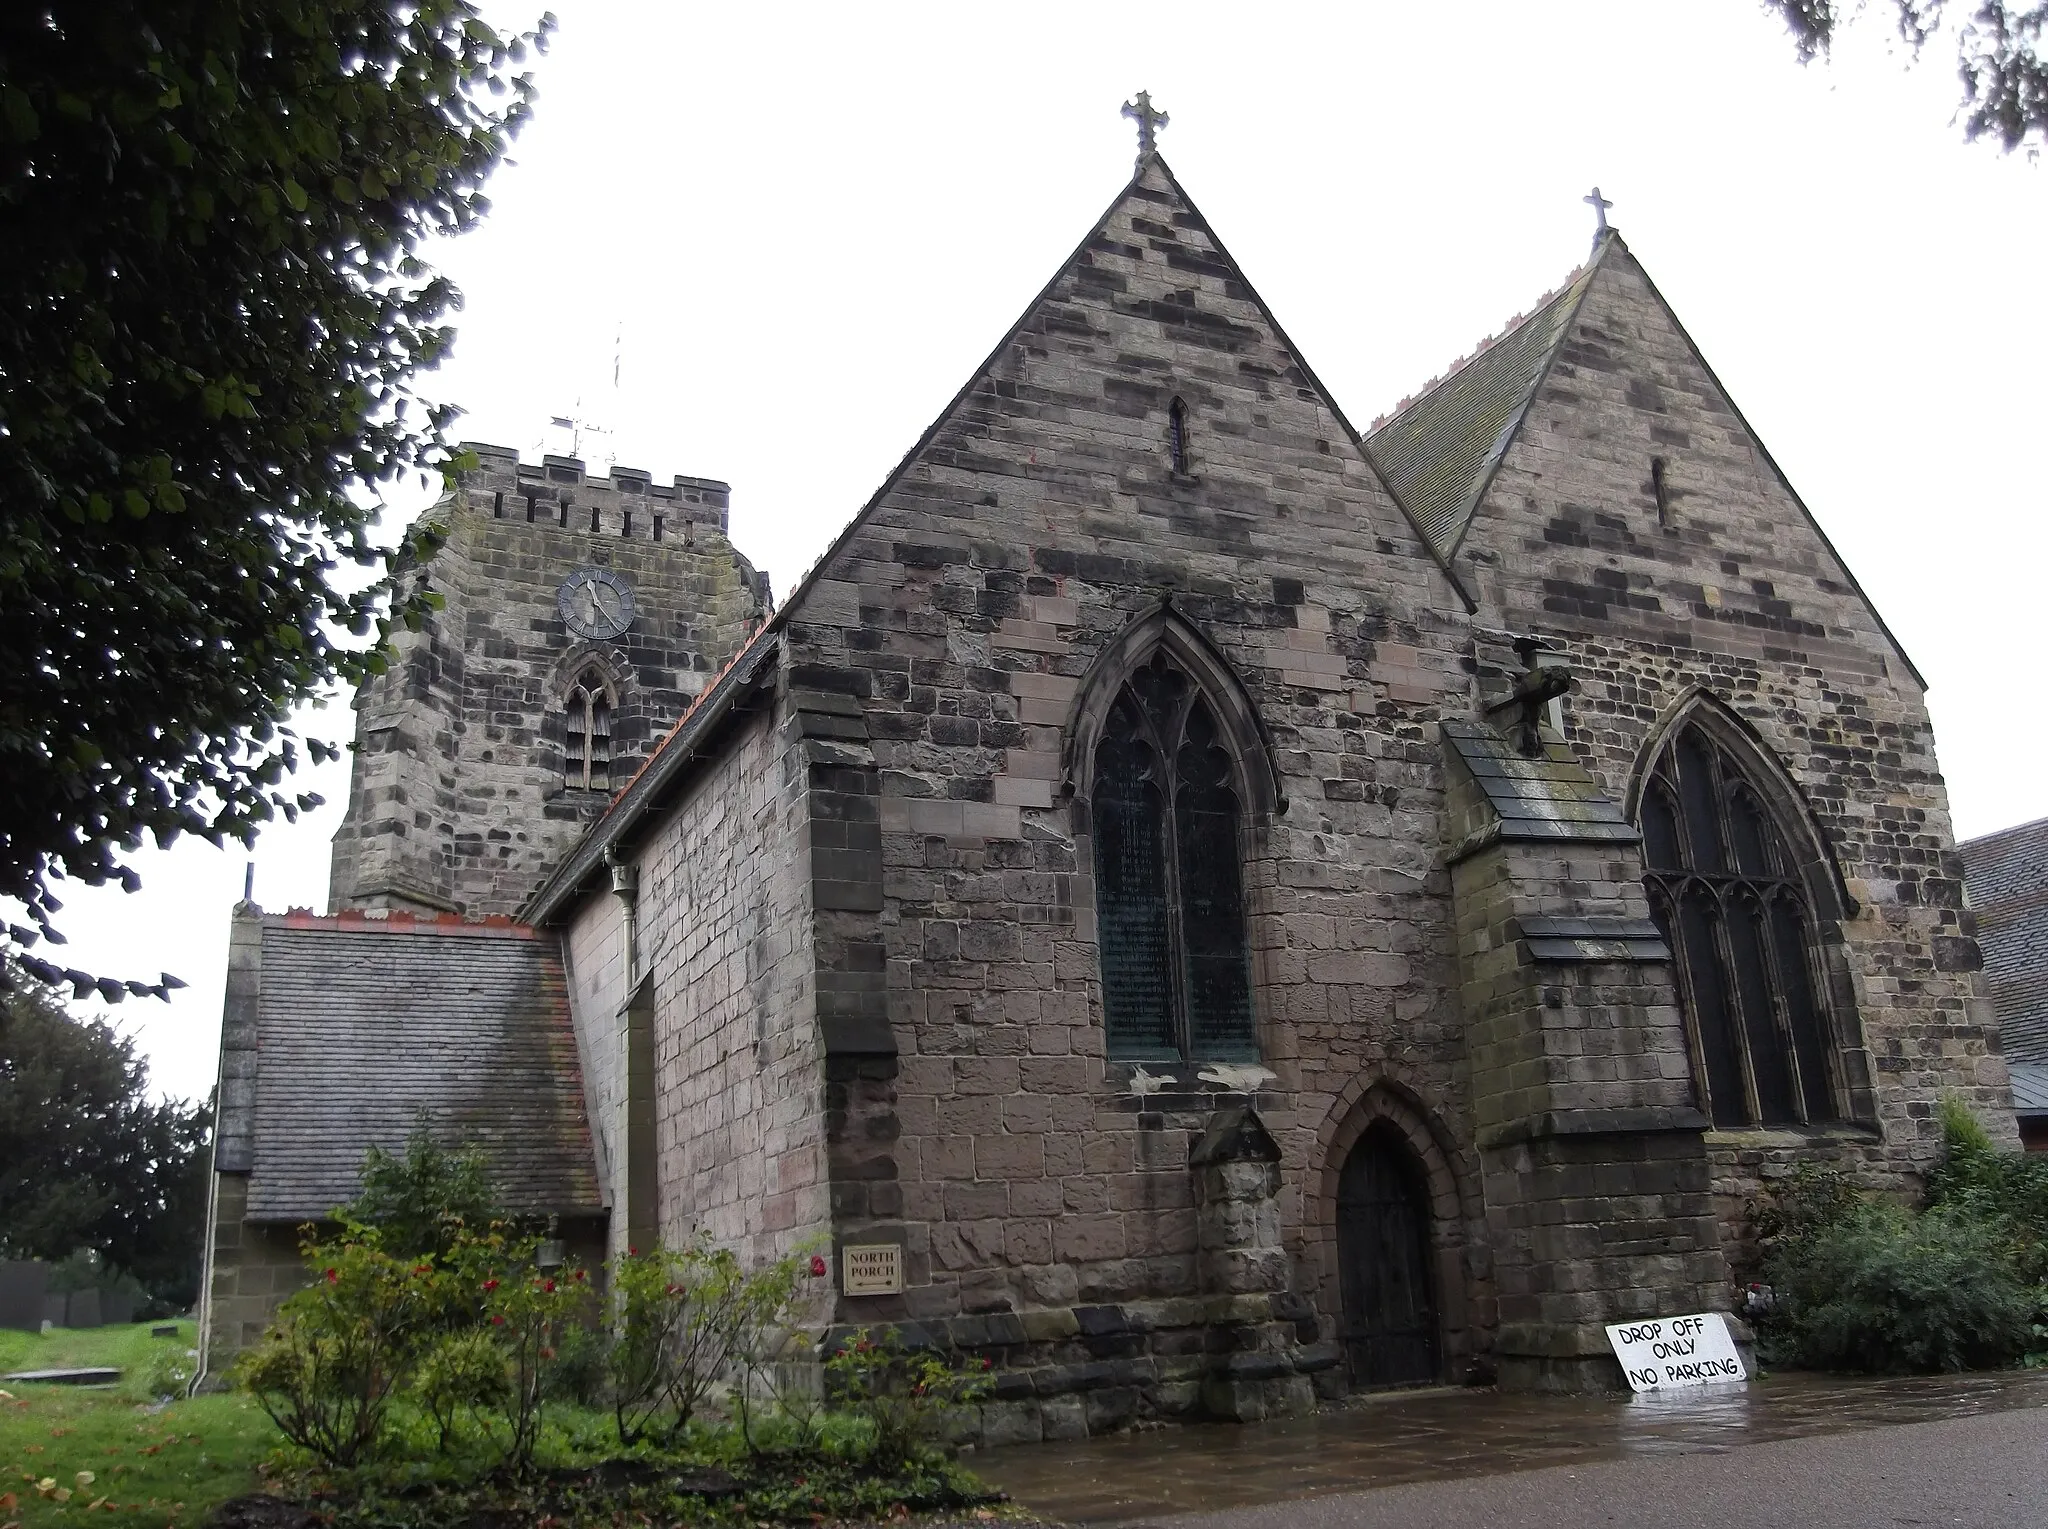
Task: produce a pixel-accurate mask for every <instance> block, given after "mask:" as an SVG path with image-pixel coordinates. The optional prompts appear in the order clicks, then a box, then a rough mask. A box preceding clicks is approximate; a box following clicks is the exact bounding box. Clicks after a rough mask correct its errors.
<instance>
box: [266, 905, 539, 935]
mask: <svg viewBox="0 0 2048 1529" xmlns="http://www.w3.org/2000/svg"><path fill="white" fill-rule="evenodd" d="M256 911H257V914H258V916H259V917H261V918H262V920H263V923H264V925H265V927H266V928H270V929H335V930H346V931H348V932H349V933H352V934H354V933H371V934H452V935H480V936H487V937H493V938H497V939H510V940H531V939H535V938H537V937H538V935H539V931H538V930H536V929H535V928H534V927H533V926H532V925H531V924H522V923H520V922H519V921H518V920H516V919H514V918H513V917H512V916H511V915H510V914H506V913H487V914H484V915H482V916H481V917H475V918H472V917H468V916H465V915H463V914H460V913H414V912H413V911H411V910H410V909H407V908H343V909H342V910H341V911H340V912H338V913H315V912H314V911H313V910H312V909H311V908H287V909H286V910H285V911H284V912H282V913H269V912H265V911H263V910H262V909H258V910H256Z"/></svg>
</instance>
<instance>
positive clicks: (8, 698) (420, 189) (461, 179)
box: [0, 0, 549, 980]
mask: <svg viewBox="0 0 2048 1529" xmlns="http://www.w3.org/2000/svg"><path fill="white" fill-rule="evenodd" d="M157 10H158V8H156V7H148V6H134V5H130V4H126V3H123V4H114V5H109V6H105V7H98V6H95V7H79V6H67V7H57V8H54V9H48V10H47V14H48V15H49V17H50V18H51V19H50V20H49V21H48V23H47V24H44V25H39V26H37V27H34V28H17V29H11V30H10V31H9V34H8V42H7V49H8V51H7V53H6V55H5V59H4V63H0V420H4V429H0V651H5V652H6V653H7V654H8V657H9V662H8V663H7V664H6V665H4V666H0V778H4V779H5V780H6V781H7V782H8V785H9V791H8V792H7V793H6V796H5V800H4V804H0V896H13V897H17V898H20V899H22V900H24V901H25V902H27V903H28V904H29V905H30V908H31V914H32V918H33V920H34V922H35V923H36V925H37V928H38V929H39V930H41V929H46V928H47V927H48V921H49V918H50V916H51V914H52V913H53V912H54V911H55V910H54V904H55V899H54V898H53V897H51V896H50V889H51V885H52V883H53V882H54V881H55V880H57V879H59V878H62V877H65V876H70V877H75V878H77V879H79V880H82V881H85V882H88V883H93V884H96V883H99V882H103V881H106V880H108V879H111V878H116V877H117V876H118V875H119V871H118V869H117V864H116V862H117V858H118V856H119V855H120V854H121V853H122V846H123V845H126V844H130V843H134V842H137V841H139V839H140V838H141V836H142V835H143V834H145V833H152V834H155V835H158V836H163V835H173V836H175V835H176V834H178V833H181V832H182V833H196V834H200V835H203V836H205V837H207V838H209V839H213V840H215V841H219V840H220V839H221V838H223V837H236V838H242V837H246V836H249V835H252V834H253V833H254V832H255V831H256V830H257V829H258V828H259V827H260V826H261V825H262V824H263V823H264V822H266V821H268V820H269V819H270V818H271V817H272V816H273V815H275V814H278V813H285V812H289V811H293V810H296V808H297V805H298V799H297V795H296V794H294V793H287V792H285V791H284V790H283V789H282V787H281V784H280V781H279V777H280V776H281V775H282V774H283V773H285V772H286V771H287V770H288V768H289V757H290V756H289V755H288V753H287V752H286V751H287V749H288V748H289V747H290V744H291V739H290V734H289V732H288V730H286V729H285V728H284V727H283V725H282V724H283V723H284V721H285V719H286V717H287V716H288V715H289V714H290V712H291V710H292V709H293V707H295V706H296V705H297V704H299V703H300V702H301V701H303V700H305V699H308V698H309V697H311V696H314V695H317V694H321V693H324V692H325V691H326V690H327V689H329V688H331V687H332V686H333V685H334V684H336V683H337V682H348V681H352V680H355V679H357V678H360V677H361V676H362V674H364V673H365V672H367V671H369V670H370V669H372V668H374V667H376V666H378V665H380V664H381V663H382V662H383V659H382V657H381V655H379V654H378V653H377V652H376V651H375V647H374V644H375V643H376V642H377V641H379V640H380V639H381V637H382V635H383V633H384V631H385V630H386V625H385V623H386V621H387V620H388V619H389V617H387V615H386V612H389V613H390V617H395V618H396V619H398V620H401V621H403V620H407V619H415V620H416V619H418V617H419V615H420V614H421V613H422V612H424V611H425V610H426V609H428V603H427V601H426V600H425V598H424V597H417V596H400V595H398V594H397V593H396V592H395V591H394V589H393V588H392V586H391V585H390V583H389V582H388V579H387V580H385V581H382V582H380V583H378V584H377V585H376V586H374V587H373V589H372V590H371V591H370V593H369V596H368V598H367V600H364V599H361V598H359V597H358V594H357V592H356V591H355V590H354V589H352V588H351V589H343V588H340V587H338V586H337V585H335V584H334V583H333V582H332V575H333V571H334V570H335V569H336V568H338V567H339V566H340V565H341V564H342V563H343V562H344V561H346V562H350V563H359V564H362V563H367V564H369V565H371V566H375V565H376V564H377V563H378V562H379V561H380V559H381V554H380V553H378V552H376V551H374V550H373V549H372V548H371V546H370V543H369V530H370V526H371V522H372V516H373V513H374V512H373V511H372V510H370V509H367V508H365V504H366V503H367V502H368V501H367V496H364V495H362V494H361V493H360V492H359V490H360V488H361V487H362V486H363V485H364V484H369V483H377V482H382V481H387V480H390V479H394V478H396V477H398V476H399V475H401V474H406V473H410V472H414V471H419V470H421V469H424V470H426V471H428V472H430V473H431V472H440V471H441V470H442V469H443V467H444V465H445V464H446V462H447V461H448V459H449V458H450V456H451V455H452V448H451V446H450V445H449V443H448V442H447V440H446V439H445V437H444V435H443V433H442V432H443V429H444V427H445V425H446V423H447V421H448V418H449V416H448V414H447V413H446V412H445V411H443V410H420V409H412V410H408V411H406V412H405V413H404V414H403V415H401V414H400V413H399V411H398V409H397V408H396V405H397V404H398V403H399V401H400V400H403V399H407V398H409V397H410V396H411V383H412V379H413V378H414V377H415V376H416V375H417V374H418V373H419V372H420V371H421V370H422V369H423V368H425V367H427V366H430V365H432V364H433V363H434V362H435V361H436V360H437V359H438V358H439V357H440V356H441V354H442V353H443V351H444V350H445V348H446V345H447V340H448V334H449V332H450V331H449V328H448V320H449V318H450V317H451V316H452V314H453V311H454V307H455V303H456V294H455V292H454V290H453V288H452V287H451V286H449V285H448V284H447V283H446V282H445V281H442V280H440V279H439V278H437V277H436V276H435V275H434V274H433V273H432V272H431V271H430V270H428V269H426V268H425V267H424V266H423V265H422V264H421V263H420V261H419V259H418V255H417V253H416V252H417V251H418V250H419V249H420V248H422V247H423V246H424V245H425V243H426V242H427V241H428V240H430V239H432V238H434V237H436V236H441V235H447V234H454V233H460V232H462V231H463V230H464V229H466V228H469V227H473V226H474V225H475V223H476V222H477V221H478V220H479V219H480V218H481V217H482V216H483V213H484V210H485V207H486V205H487V204H486V202H485V200H484V197H483V193H482V188H483V185H484V182H485V180H486V179H487V178H488V176H489V175H490V173H491V171H492V170H493V169H494V168H495V166H496V165H497V163H498V161H499V159H500V158H501V157H502V156H503V154H504V152H505V150H506V148H507V146H508V145H509V142H510V139H511V135H512V134H513V132H514V131H515V130H516V129H517V127H518V125H519V124H520V123H521V122H523V121H524V120H525V119H526V117H527V116H528V115H529V114H530V112H531V109H532V103H533V82H532V80H531V78H530V77H528V76H525V75H516V76H515V75H513V74H512V73H510V68H511V64H510V60H511V58H512V53H513V46H514V40H512V39H508V38H506V37H504V36H502V35H501V34H499V33H497V32H496V31H495V30H494V29H493V28H491V27H490V26H489V25H488V24H486V23H485V22H484V21H483V20H482V18H481V16H480V14H479V11H478V7H477V6H476V5H475V4H472V3H468V0H434V3H432V4H428V5H424V6H422V5H417V4H412V3H408V0H369V3H367V4H365V3H360V0H219V3H216V4H209V5H208V6H206V7H203V8H201V9H200V10H198V11H195V12H192V13H190V14H189V15H187V14H186V13H183V12H181V13H180V16H181V17H182V18H183V19H182V20H181V22H180V24H178V25H176V26H172V25H168V24H165V23H164V22H163V21H162V19H161V18H160V17H159V16H157V14H156V13H157ZM87 17H89V18H90V20H89V23H88V22H87V21H86V20H84V19H81V18H87ZM548 26H549V24H547V23H543V25H542V27H541V28H540V29H539V30H538V31H537V32H536V33H535V34H532V35H531V37H530V38H529V39H528V40H530V41H533V42H536V43H538V42H540V41H541V40H543V38H544V36H545V33H546V31H547V30H548ZM493 85H495V86H498V87H500V88H501V89H502V90H503V92H504V95H503V98H502V100H501V101H493V99H492V97H491V91H490V87H491V86H493ZM423 415H424V417H422V416H423ZM386 572H387V573H388V570H386ZM31 969H32V970H41V971H43V972H44V973H45V974H49V975H54V976H55V977H58V978H63V977H64V974H63V973H61V972H56V971H55V969H54V968H49V967H47V966H41V967H32V968H31ZM66 980H68V979H66Z"/></svg>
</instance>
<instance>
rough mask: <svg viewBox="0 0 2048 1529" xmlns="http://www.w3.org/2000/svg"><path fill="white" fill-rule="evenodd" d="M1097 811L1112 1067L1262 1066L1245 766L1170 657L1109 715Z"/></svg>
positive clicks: (1101, 746)
mask: <svg viewBox="0 0 2048 1529" xmlns="http://www.w3.org/2000/svg"><path fill="white" fill-rule="evenodd" d="M1092 809H1093V831H1094V840H1095V910H1096V927H1097V932H1098V936H1099V939H1100V947H1101V953H1102V993H1103V1008H1104V1011H1105V1016H1106V1022H1107V1026H1108V1041H1109V1052H1110V1055H1111V1056H1113V1057H1121V1058H1126V1059H1131V1060H1165V1061H1178V1060H1205V1061H1206V1060H1216V1061H1231V1060H1251V1059H1256V1057H1257V1054H1258V1042H1257V1035H1256V1033H1255V1028H1254V1025H1253V1020H1252V1001H1251V960H1250V951H1249V946H1248V942H1247V938H1246V921H1245V898H1244V868H1243V842H1242V835H1243V831H1244V796H1243V793H1242V790H1241V786H1240V767H1239V761H1238V760H1237V759H1236V758H1235V757H1234V755H1233V753H1232V750H1231V748H1230V746H1229V744H1228V742H1227V741H1226V738H1225V735H1224V732H1223V730H1222V728H1221V727H1220V726H1219V725H1218V722H1217V714H1216V712H1215V710H1214V709H1213V707H1212V706H1211V703H1210V701H1209V699H1208V698H1207V697H1206V696H1204V695H1203V693H1202V691H1201V689H1200V687H1198V686H1197V685H1196V684H1194V682H1193V681H1192V680H1190V678H1189V677H1188V675H1187V674H1186V673H1185V672H1184V671H1183V670H1182V669H1181V668H1179V667H1178V666H1177V665H1176V664H1174V663H1173V662H1172V661H1171V660H1170V659H1169V658H1168V657H1167V655H1166V653H1165V652H1164V651H1161V652H1159V653H1157V654H1155V656H1154V657H1153V658H1152V659H1151V660H1150V661H1149V662H1147V663H1146V664H1144V665H1143V666H1142V667H1140V668H1139V669H1138V670H1137V671H1136V672H1135V673H1133V674H1132V675H1131V676H1130V678H1129V679H1128V680H1127V681H1126V682H1125V683H1124V685H1123V686H1122V688H1121V689H1120V691H1119V692H1118V694H1117V696H1116V699H1115V701H1114V703H1113V704H1112V705H1111V707H1110V710H1109V713H1108V716H1107V717H1106V719H1105V721H1104V724H1103V728H1102V732H1101V735H1100V739H1099V741H1098V742H1097V744H1096V747H1095V758H1094V771H1093V790H1092Z"/></svg>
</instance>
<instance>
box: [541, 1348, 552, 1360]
mask: <svg viewBox="0 0 2048 1529" xmlns="http://www.w3.org/2000/svg"><path fill="white" fill-rule="evenodd" d="M540 1357H541V1358H543V1359H552V1358H554V1357H555V1351H554V1350H553V1349H551V1348H544V1349H542V1350H541V1351H540Z"/></svg>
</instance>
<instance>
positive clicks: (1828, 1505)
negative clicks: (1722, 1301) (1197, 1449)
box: [1126, 1408, 2048, 1529]
mask: <svg viewBox="0 0 2048 1529" xmlns="http://www.w3.org/2000/svg"><path fill="white" fill-rule="evenodd" d="M1126 1522H1127V1523H1128V1524H1129V1525H1130V1526H1131V1529H1136V1526H1137V1525H1138V1524H1144V1525H1148V1526H1149V1525H1155V1524H1156V1525H1158V1526H1160V1529H1169V1526H1170V1529H1197V1526H1200V1529H1382V1526H1384V1529H1396V1526H1398V1529H1598V1526H1603V1525H1616V1526H1635V1525H1644V1526H1656V1529H1892V1526H1907V1525H1922V1524H1924V1525H1946V1526H1958V1525H1960V1526H1964V1529H2041V1526H2042V1525H2044V1524H2048V1409H2040V1408H2035V1409H2033V1410H2030V1411H2025V1412H1994V1413H1987V1414H1984V1415H1981V1416H1977V1417H1969V1418H1957V1419H1953V1420H1951V1421H1948V1422H1942V1423H1909V1424H1903V1425H1899V1426H1895V1427H1884V1428H1875V1429H1872V1430H1870V1431H1868V1432H1864V1433H1846V1434H1833V1435H1828V1436H1824V1437H1819V1438H1805V1439H1788V1440H1783V1441H1781V1442H1778V1443H1775V1444H1754V1445H1746V1446H1740V1447H1736V1448H1733V1449H1729V1450H1727V1451H1725V1452H1722V1453H1715V1454H1690V1455H1672V1456H1666V1457H1664V1458H1661V1459H1634V1460H1609V1461H1601V1462H1599V1463H1596V1464H1592V1465H1583V1466H1560V1467H1555V1468H1553V1469H1550V1470H1539V1471H1517V1472H1513V1473H1511V1474H1508V1475H1504V1476H1481V1477H1475V1478H1470V1479H1467V1480H1463V1481H1432V1482H1425V1483H1418V1484H1415V1485H1411V1486H1395V1487H1384V1488H1381V1489H1380V1490H1378V1491H1372V1492H1356V1493H1345V1494H1342V1495H1339V1496H1331V1497H1321V1498H1314V1499H1311V1500H1308V1501H1298V1502H1287V1503H1274V1504H1269V1505H1268V1506H1265V1507H1261V1508H1236V1509H1229V1510H1226V1511H1224V1512H1221V1513H1203V1514H1181V1515H1175V1516H1172V1517H1167V1518H1149V1517H1148V1518H1144V1519H1140V1520H1129V1521H1126Z"/></svg>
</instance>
